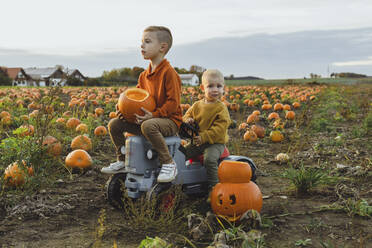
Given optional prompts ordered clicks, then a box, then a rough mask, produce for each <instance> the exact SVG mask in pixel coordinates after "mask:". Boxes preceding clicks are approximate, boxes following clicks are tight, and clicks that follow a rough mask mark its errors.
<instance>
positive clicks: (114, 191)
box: [106, 173, 127, 209]
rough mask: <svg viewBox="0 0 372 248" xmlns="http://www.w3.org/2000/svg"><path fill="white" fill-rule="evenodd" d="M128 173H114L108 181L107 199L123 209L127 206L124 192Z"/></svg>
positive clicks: (117, 207)
mask: <svg viewBox="0 0 372 248" xmlns="http://www.w3.org/2000/svg"><path fill="white" fill-rule="evenodd" d="M126 178H127V174H126V173H118V174H114V175H112V176H111V177H110V178H109V180H108V181H107V182H106V199H107V201H108V202H109V203H110V205H111V206H113V207H114V208H116V209H122V208H123V207H124V206H125V200H124V192H125V180H126Z"/></svg>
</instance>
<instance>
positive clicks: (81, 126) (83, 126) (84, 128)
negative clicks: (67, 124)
mask: <svg viewBox="0 0 372 248" xmlns="http://www.w3.org/2000/svg"><path fill="white" fill-rule="evenodd" d="M75 131H76V132H79V133H88V125H87V124H84V123H80V124H79V125H77V127H76V129H75Z"/></svg>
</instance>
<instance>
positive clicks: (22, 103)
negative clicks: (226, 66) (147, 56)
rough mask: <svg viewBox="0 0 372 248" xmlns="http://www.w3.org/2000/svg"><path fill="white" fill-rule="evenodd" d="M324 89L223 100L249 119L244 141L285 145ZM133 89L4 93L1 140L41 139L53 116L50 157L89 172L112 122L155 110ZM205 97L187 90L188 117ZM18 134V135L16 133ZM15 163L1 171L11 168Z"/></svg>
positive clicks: (230, 92) (228, 94) (248, 92)
mask: <svg viewBox="0 0 372 248" xmlns="http://www.w3.org/2000/svg"><path fill="white" fill-rule="evenodd" d="M324 87H325V86H315V87H310V86H272V87H269V86H236V87H226V90H225V95H224V96H223V97H222V98H221V101H223V102H224V103H225V104H226V106H227V107H228V109H229V111H230V112H231V117H232V118H239V119H244V120H245V121H243V122H241V123H239V126H238V129H239V132H240V133H241V138H242V139H243V140H244V141H246V142H255V141H257V140H258V139H263V138H265V137H266V136H267V135H269V136H270V139H269V140H270V141H272V142H282V141H283V140H284V138H285V137H284V135H285V132H283V131H285V128H286V124H288V123H290V122H294V121H296V118H297V114H298V113H297V112H298V111H299V110H300V109H301V108H302V107H303V106H305V105H306V104H308V103H310V102H311V101H312V100H314V99H316V97H317V95H318V94H319V93H320V92H321V91H322V89H323V88H324ZM127 89H128V88H127V87H121V88H115V87H102V88H62V89H61V90H60V92H59V93H58V94H57V95H54V96H50V92H51V89H50V88H3V89H0V131H1V133H0V138H1V139H4V138H6V137H9V136H16V137H17V138H19V139H22V138H25V137H27V136H28V137H34V136H35V137H36V136H37V137H40V132H41V130H39V127H38V125H37V122H38V121H39V120H40V118H46V117H45V116H48V117H47V118H50V126H49V130H51V132H50V133H47V134H45V137H44V138H43V140H42V144H43V146H44V147H45V148H46V149H45V151H46V153H47V154H48V156H51V157H54V158H56V159H58V158H60V157H61V156H66V159H65V161H66V166H70V167H74V166H77V167H79V166H83V167H84V168H85V167H89V166H90V165H91V164H92V158H91V157H90V155H89V154H88V152H89V153H92V152H93V153H94V147H93V144H92V139H93V138H94V139H95V140H97V141H96V143H98V144H99V143H100V142H104V139H106V142H107V141H108V140H107V139H108V138H109V137H108V135H107V133H108V132H107V128H106V126H107V124H108V122H109V120H110V119H112V118H115V117H116V111H117V110H120V111H121V112H122V113H123V114H124V115H126V116H127V117H128V119H130V120H132V121H134V119H131V118H133V114H134V113H138V114H141V113H142V112H141V110H140V109H139V107H140V106H144V107H145V108H147V109H149V110H153V109H154V108H155V104H154V101H153V99H152V98H151V96H149V95H148V93H147V92H143V91H142V90H140V89H132V88H131V89H130V90H127ZM50 97H54V98H53V99H54V100H53V102H50V103H49V104H46V103H45V101H47V100H48V99H49V98H50ZM202 97H203V94H202V93H201V91H200V89H199V88H198V87H183V88H182V104H181V109H182V111H183V112H185V111H186V110H187V109H188V108H189V107H190V106H191V105H192V104H193V103H194V102H195V101H197V100H199V99H201V98H202ZM139 101H144V103H143V105H142V103H141V104H139ZM17 129H18V132H16V134H15V133H14V134H13V132H14V131H15V130H17ZM126 135H130V134H126ZM64 136H71V137H72V138H71V144H67V143H66V140H64V139H63V138H62V137H64ZM90 137H91V138H90ZM66 149H67V150H66ZM70 151H71V152H70ZM74 151H79V152H75V153H74V156H72V155H71V154H70V153H72V152H74ZM113 156H114V154H113ZM67 157H68V158H67ZM67 161H68V162H67ZM13 162H14V161H9V163H13ZM9 163H8V164H0V166H2V167H3V168H4V169H5V167H7V166H8V165H9ZM88 165H89V166H88ZM35 173H37V171H36V172H35ZM16 174H17V173H16ZM18 174H19V173H18ZM18 174H17V175H18ZM9 175H11V174H9V173H8V177H7V178H9V177H10V176H9ZM15 184H17V185H20V183H15Z"/></svg>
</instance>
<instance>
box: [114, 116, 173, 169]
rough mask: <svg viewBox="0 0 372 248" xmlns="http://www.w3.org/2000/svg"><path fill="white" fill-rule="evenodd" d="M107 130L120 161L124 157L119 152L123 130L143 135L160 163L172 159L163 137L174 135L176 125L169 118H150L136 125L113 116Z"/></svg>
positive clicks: (169, 161) (168, 161)
mask: <svg viewBox="0 0 372 248" xmlns="http://www.w3.org/2000/svg"><path fill="white" fill-rule="evenodd" d="M108 130H109V134H110V137H111V141H112V142H113V143H114V145H115V148H116V156H117V159H118V160H120V161H124V159H125V155H124V154H122V153H121V147H122V146H124V145H125V136H124V132H128V133H131V134H134V135H143V136H145V138H146V139H147V140H148V141H149V142H150V143H151V145H152V147H153V148H154V149H155V150H156V151H157V152H158V156H159V162H160V164H169V163H172V161H173V159H172V157H171V156H170V154H169V151H168V146H167V144H166V143H165V139H164V137H167V136H173V135H176V134H177V132H178V127H177V125H176V123H174V121H172V120H170V119H167V118H152V119H149V120H146V121H144V122H143V123H142V124H141V125H138V124H134V123H130V122H127V121H125V120H120V119H119V118H114V119H111V121H110V122H109V124H108Z"/></svg>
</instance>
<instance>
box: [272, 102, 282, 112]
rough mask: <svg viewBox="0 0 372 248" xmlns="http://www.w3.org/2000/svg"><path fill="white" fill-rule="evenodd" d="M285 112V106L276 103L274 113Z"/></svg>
mask: <svg viewBox="0 0 372 248" xmlns="http://www.w3.org/2000/svg"><path fill="white" fill-rule="evenodd" d="M279 110H283V104H281V103H275V105H274V111H279Z"/></svg>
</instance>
